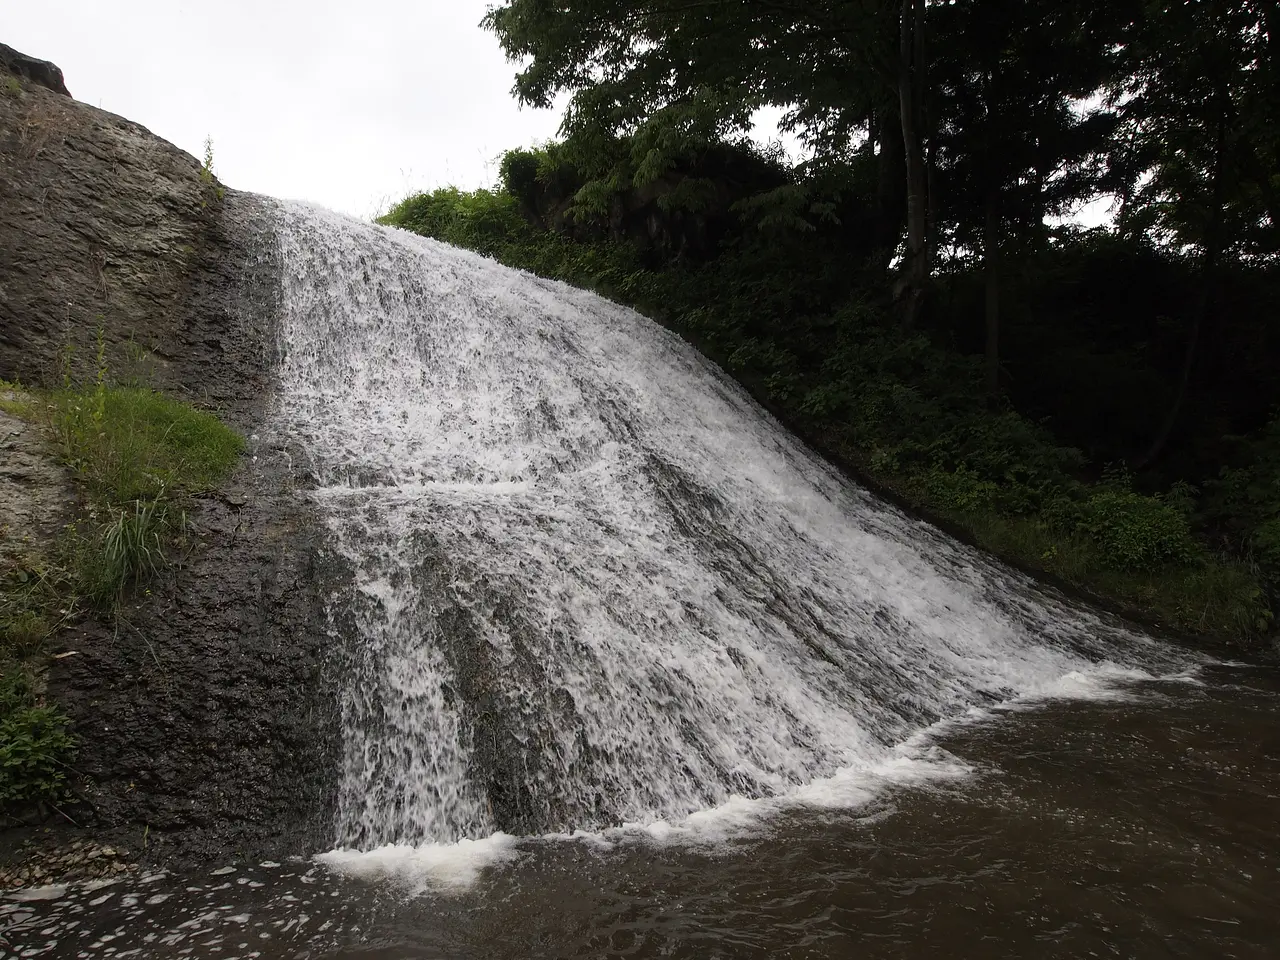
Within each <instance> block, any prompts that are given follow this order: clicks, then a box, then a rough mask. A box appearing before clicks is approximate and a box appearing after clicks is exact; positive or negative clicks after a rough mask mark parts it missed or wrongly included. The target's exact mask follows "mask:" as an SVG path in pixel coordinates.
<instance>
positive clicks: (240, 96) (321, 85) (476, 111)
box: [0, 0, 560, 217]
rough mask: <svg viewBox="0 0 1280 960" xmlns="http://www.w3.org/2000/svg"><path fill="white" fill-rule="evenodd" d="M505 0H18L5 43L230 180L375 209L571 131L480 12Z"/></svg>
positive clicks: (491, 171) (463, 181)
mask: <svg viewBox="0 0 1280 960" xmlns="http://www.w3.org/2000/svg"><path fill="white" fill-rule="evenodd" d="M491 2H492V0H361V2H354V3H353V2H351V0H342V2H333V0H307V2H303V0H206V2H203V3H191V2H187V0H128V2H125V0H41V2H37V3H25V4H19V3H16V2H14V3H7V2H6V3H5V7H6V10H5V14H4V17H3V19H0V42H3V43H7V44H9V45H10V46H11V47H14V48H16V49H18V50H20V51H22V52H23V53H26V54H29V55H31V56H34V57H39V58H41V59H43V60H52V61H53V62H54V63H56V64H58V66H60V67H61V68H62V71H63V73H64V75H65V76H66V80H67V87H68V88H69V89H70V90H71V93H72V94H73V95H74V96H75V97H76V99H78V100H82V101H84V102H85V103H91V104H93V105H94V106H100V107H102V108H103V109H105V110H110V111H111V112H112V113H118V114H120V115H121V116H124V117H127V118H128V119H130V120H134V121H137V122H138V123H141V124H142V125H144V126H146V127H148V128H149V129H151V130H152V131H153V132H154V133H157V134H159V135H160V136H162V137H164V138H165V139H166V140H169V141H172V142H173V143H175V144H177V145H178V146H179V147H181V148H182V149H184V150H186V151H187V152H189V153H191V154H194V155H196V156H200V155H201V154H202V152H203V144H204V139H205V137H206V136H211V137H213V142H214V160H215V163H214V166H215V169H216V171H217V173H218V176H219V177H220V178H221V179H222V180H223V182H224V183H226V184H228V185H229V186H232V187H236V188H239V189H243V190H254V191H257V192H259V193H266V194H271V195H273V196H278V197H289V198H298V199H304V200H311V201H314V202H317V203H321V204H324V205H325V206H328V207H332V208H333V209H335V210H341V211H343V212H346V213H351V214H355V215H357V216H362V217H363V216H369V215H371V214H372V213H374V212H376V211H378V210H379V209H381V208H384V207H385V206H387V205H388V204H389V203H390V202H391V201H394V200H398V199H399V198H401V197H403V196H404V195H405V194H406V193H409V192H411V191H413V190H419V189H424V188H430V187H435V186H439V185H441V184H447V183H453V184H457V185H458V186H461V187H467V188H472V187H477V186H483V185H488V184H490V183H492V182H493V180H494V179H495V177H496V175H497V168H496V164H495V163H494V162H493V161H494V158H495V157H496V156H497V155H498V154H500V153H501V152H502V151H503V150H506V149H508V148H510V147H518V146H523V145H527V144H529V143H532V142H534V141H538V140H545V139H547V138H549V137H552V136H554V135H555V132H556V128H557V127H558V125H559V122H560V118H559V115H558V113H555V112H552V111H546V110H532V109H528V108H525V109H520V108H519V107H518V106H517V105H516V102H515V100H514V98H512V96H511V92H510V91H511V85H512V82H513V80H514V76H515V66H514V65H512V64H509V63H507V62H506V59H505V58H504V57H503V55H502V51H501V50H500V49H499V47H498V42H497V39H496V38H495V37H494V36H493V35H492V34H490V33H487V32H485V31H483V30H481V29H480V28H479V26H478V24H479V22H480V18H481V17H483V16H484V13H485V10H486V8H487V7H488V6H489V5H490V3H491Z"/></svg>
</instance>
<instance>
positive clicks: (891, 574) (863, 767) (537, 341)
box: [263, 204, 1190, 886]
mask: <svg viewBox="0 0 1280 960" xmlns="http://www.w3.org/2000/svg"><path fill="white" fill-rule="evenodd" d="M280 234H281V257H282V263H283V271H282V273H283V278H284V280H283V282H284V288H283V290H282V295H281V304H282V310H281V318H280V329H281V344H280V346H281V355H282V360H281V368H280V377H281V385H280V386H281V389H280V391H279V410H278V412H277V414H276V418H275V423H274V424H273V426H272V429H271V430H269V431H263V435H264V436H266V437H267V438H268V441H267V442H272V443H275V444H276V445H277V446H280V447H285V448H287V449H288V450H289V451H290V452H291V453H292V454H296V455H297V456H296V461H295V462H296V463H297V464H298V469H299V470H300V471H302V472H304V474H305V476H304V477H303V480H304V481H305V482H303V483H302V484H300V486H301V487H302V488H304V489H306V490H308V491H309V495H310V496H312V497H313V499H314V500H315V501H316V502H317V504H318V506H319V509H320V512H321V514H322V515H323V516H324V517H325V518H326V522H327V524H328V529H329V533H330V538H331V539H330V543H331V546H332V548H333V549H334V550H335V552H336V553H337V554H339V555H340V556H341V557H343V558H344V560H345V561H346V562H347V563H348V564H349V566H350V569H351V571H352V575H351V582H349V583H344V584H339V585H338V587H337V593H336V595H335V599H334V601H333V612H334V620H335V624H337V623H341V624H342V625H343V627H342V628H343V629H349V630H350V631H351V632H352V633H354V634H355V635H356V640H355V642H354V643H353V644H352V646H353V647H354V648H355V649H354V650H353V652H352V654H351V657H350V663H349V664H348V685H347V687H346V689H345V691H344V700H343V733H344V757H343V772H342V784H341V792H340V797H339V803H338V808H339V809H338V834H339V835H338V838H337V839H338V842H339V843H340V844H342V846H343V847H344V848H347V849H346V850H345V851H340V852H335V854H332V855H329V856H330V857H331V858H334V859H333V862H334V863H335V864H336V863H342V864H345V865H348V866H350V867H351V868H352V869H354V870H356V871H357V872H358V871H360V870H364V869H368V870H369V871H371V872H373V873H381V874H384V875H385V874H396V873H399V874H404V875H412V876H424V877H431V876H435V875H436V874H438V875H440V876H442V877H449V876H453V877H457V878H463V879H460V880H459V881H458V882H457V883H454V884H453V885H455V886H458V885H463V886H465V884H466V883H467V882H471V880H472V879H474V877H475V876H476V875H477V872H478V870H479V869H482V867H483V865H484V864H485V863H487V862H497V861H491V860H488V859H486V858H488V857H489V856H490V855H491V854H493V853H494V852H495V851H506V852H510V850H511V847H510V845H509V844H507V845H504V844H505V841H503V842H497V841H494V838H495V837H501V836H504V835H502V834H498V833H496V832H495V831H497V830H498V829H499V828H504V827H507V828H509V827H510V823H511V822H512V820H513V814H512V811H510V810H503V809H501V807H502V804H501V803H499V802H498V801H497V800H496V799H494V798H492V797H491V796H490V795H489V788H488V784H489V783H490V782H491V781H492V777H490V776H489V774H491V773H495V772H496V773H498V774H500V775H501V777H502V778H503V782H504V783H506V784H507V785H508V786H509V787H510V788H511V789H509V790H507V791H505V792H504V796H505V797H508V798H516V799H517V800H518V801H519V802H520V803H522V804H523V806H522V807H521V810H520V813H519V816H520V821H519V822H520V823H521V824H522V829H528V830H530V831H531V832H534V831H544V830H546V831H550V830H565V831H567V835H569V836H575V835H579V834H578V833H576V832H575V831H583V832H582V833H581V834H580V835H581V836H587V835H591V836H595V837H597V838H600V837H604V838H606V839H605V840H603V841H600V840H592V841H590V842H608V841H607V837H608V836H609V835H610V834H609V830H610V829H614V830H621V831H623V834H628V832H629V833H630V834H637V835H638V834H645V835H647V836H649V837H650V838H651V839H655V840H659V841H664V842H665V841H667V840H671V839H672V838H681V839H683V838H689V837H703V838H707V837H716V836H729V835H732V834H734V833H735V831H740V830H745V829H749V825H750V824H752V823H758V822H759V820H760V818H761V817H765V816H767V815H768V813H769V811H772V810H778V809H781V808H782V807H784V806H786V805H787V804H792V805H795V804H804V803H808V804H810V805H814V806H823V805H826V806H831V807H840V806H857V805H858V804H860V803H865V801H866V799H867V798H868V797H870V796H873V795H875V793H876V791H877V790H880V789H883V786H884V785H885V784H887V783H891V782H910V781H912V779H913V778H923V779H928V778H929V777H934V776H946V775H951V774H953V773H954V772H955V771H954V769H953V768H952V766H950V764H951V763H952V761H950V760H947V759H946V758H939V757H936V756H928V755H926V754H924V753H921V752H919V751H920V750H921V749H923V748H921V747H920V744H921V743H922V742H923V740H922V739H921V738H922V737H924V739H927V736H925V734H926V733H927V732H928V731H929V730H931V729H932V730H936V729H939V728H938V727H936V726H931V725H936V723H937V722H938V721H939V720H942V721H954V722H972V721H973V720H975V719H981V718H983V717H985V716H987V715H988V713H987V711H990V710H991V709H993V706H992V705H994V704H998V703H1003V702H1007V703H1012V704H1013V708H1014V709H1018V708H1025V707H1029V706H1031V705H1034V704H1035V703H1039V702H1043V700H1045V699H1046V698H1054V697H1072V698H1076V699H1094V700H1097V699H1107V698H1110V699H1115V698H1118V697H1123V696H1125V695H1126V694H1125V692H1124V687H1125V684H1126V683H1127V682H1129V681H1133V680H1142V679H1149V678H1151V677H1155V676H1161V675H1164V674H1166V673H1168V672H1170V671H1171V670H1181V669H1182V668H1183V667H1184V666H1185V661H1186V660H1188V659H1190V658H1189V657H1187V656H1184V655H1182V654H1179V653H1177V652H1175V651H1170V650H1169V649H1167V648H1165V647H1164V646H1162V645H1159V644H1156V643H1154V642H1152V641H1150V640H1149V639H1147V638H1144V637H1141V636H1137V635H1135V634H1133V633H1132V632H1130V631H1128V630H1126V629H1124V628H1123V627H1120V626H1118V625H1116V624H1112V623H1109V622H1107V621H1104V620H1103V619H1102V618H1100V617H1099V616H1097V615H1095V614H1094V613H1091V612H1090V611H1087V610H1084V609H1080V608H1078V607H1076V606H1074V605H1072V604H1071V603H1068V602H1066V601H1064V600H1063V599H1062V598H1061V597H1060V596H1057V595H1051V594H1047V593H1045V592H1044V591H1042V590H1040V589H1039V588H1037V587H1036V586H1035V585H1034V584H1033V583H1031V582H1030V581H1029V580H1028V579H1027V578H1026V577H1023V576H1021V575H1020V574H1018V573H1016V572H1014V571H1011V570H1009V569H1007V568H1005V567H1003V566H1001V565H1000V564H998V563H995V562H993V561H992V560H991V559H990V558H989V557H987V556H985V555H982V554H981V553H979V552H977V551H975V550H971V549H969V548H967V547H965V546H963V545H960V544H958V543H956V542H955V541H953V540H951V539H950V538H948V537H946V536H944V535H943V534H941V533H940V532H939V531H937V530H936V529H934V528H932V527H929V526H928V525H927V524H924V523H921V522H919V521H917V520H915V519H913V518H910V517H908V516H905V515H904V514H902V513H901V512H900V511H898V510H896V509H894V508H892V507H891V506H888V505H886V504H884V503H882V502H880V501H879V500H877V499H876V498H875V497H873V496H872V495H871V494H869V493H868V492H867V491H865V490H862V489H861V488H859V487H857V486H856V485H855V484H852V483H850V482H848V481H847V480H846V479H845V478H844V477H842V476H841V475H840V474H838V473H837V472H836V471H834V470H833V469H832V468H831V467H830V466H829V465H828V464H826V463H824V462H823V461H822V460H821V459H820V458H818V457H817V456H816V455H814V454H813V452H812V451H810V450H808V449H807V448H805V447H804V446H803V444H801V443H800V442H799V441H797V440H796V438H795V437H793V436H792V435H790V434H789V433H788V432H787V431H785V430H784V429H782V428H781V426H780V425H779V424H778V423H777V422H776V421H774V420H773V419H772V418H771V417H770V416H769V415H768V414H767V413H765V412H764V411H763V410H762V409H761V408H760V407H759V406H758V405H757V404H756V403H755V402H754V401H752V400H751V399H750V398H749V397H748V396H746V394H745V393H744V392H743V391H742V390H741V389H740V388H739V387H738V386H737V385H736V384H734V383H732V382H731V381H730V380H729V379H728V378H727V377H725V376H724V374H723V373H722V372H720V371H719V370H717V369H716V368H715V367H714V366H713V365H711V364H710V363H708V362H707V361H705V359H703V358H702V357H701V356H699V355H698V354H697V353H696V352H695V351H694V350H693V349H692V348H691V347H689V345H688V344H686V343H684V342H683V341H681V340H680V339H679V338H677V337H675V336H674V335H672V334H670V333H669V332H667V331H664V330H662V329H661V328H659V327H657V326H656V325H655V324H653V323H652V322H650V321H649V320H647V319H645V318H643V317H640V316H639V315H637V314H636V313H634V312H632V311H630V310H626V309H624V308H622V307H619V306H618V305H616V304H612V303H609V302H608V301H605V300H602V299H601V298H599V297H595V296H592V295H590V294H587V293H584V292H582V291H578V290H573V289H571V288H568V287H565V286H563V285H559V284H554V283H549V282H546V281H542V280H539V279H537V278H533V277H530V276H528V275H526V274H522V273H519V272H517V271H512V270H507V269H505V268H503V267H500V266H499V265H497V264H495V263H493V262H492V261H488V260H485V259H483V258H481V257H477V256H475V255H473V254H469V253H465V252H463V251H459V250H455V249H451V248H449V247H446V246H444V245H442V244H439V243H435V242H433V241H429V240H426V239H424V238H421V237H414V236H411V235H408V234H404V233H400V232H396V231H389V230H385V229H381V228H378V227H375V226H371V225H368V224H360V223H356V222H354V221H351V220H348V219H345V218H342V217H339V216H336V215H333V214H330V213H327V212H325V211H320V210H316V209H314V208H309V207H305V206H301V205H294V204H289V205H285V206H284V207H282V209H281V223H280ZM344 636H345V635H344ZM477 741H479V742H477ZM903 745H907V746H908V747H909V748H910V750H916V751H917V752H916V753H910V752H907V753H903V752H902V748H903ZM491 801H492V802H491ZM495 807H498V808H499V809H498V810H497V811H496V812H495ZM618 824H623V826H617V825H618ZM477 837H486V838H488V839H487V840H477V839H475V838H477ZM455 841H457V843H455ZM491 841H492V842H491ZM477 843H479V844H482V845H485V844H488V845H489V846H481V847H472V846H467V844H477ZM354 850H365V851H371V852H369V853H363V854H360V853H354V852H351V851H354ZM474 864H480V866H479V867H475V869H472V867H471V866H468V865H474ZM465 878H470V879H465ZM432 882H433V883H434V882H435V881H432ZM445 885H446V886H447V885H449V884H448V883H446V884H445Z"/></svg>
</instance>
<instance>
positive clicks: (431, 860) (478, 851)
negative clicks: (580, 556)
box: [316, 833, 518, 893]
mask: <svg viewBox="0 0 1280 960" xmlns="http://www.w3.org/2000/svg"><path fill="white" fill-rule="evenodd" d="M517 855H518V854H517V850H516V838H515V837H513V836H511V835H510V834H506V833H495V834H493V835H492V836H488V837H485V838H484V839H482V840H468V839H463V840H459V841H457V842H456V843H426V844H421V845H419V846H411V845H406V844H387V845H386V846H383V847H378V848H377V849H376V850H368V851H360V850H346V849H338V850H332V851H330V852H328V853H322V854H320V855H318V856H317V857H316V859H317V860H318V861H320V862H321V863H323V864H324V865H325V866H326V867H329V868H330V869H332V870H335V871H337V872H339V873H342V874H345V875H346V876H350V877H358V878H360V879H364V880H371V879H388V880H393V881H395V882H397V883H400V884H403V885H404V886H406V887H408V888H409V890H410V891H411V892H414V893H423V892H426V891H429V890H435V891H445V892H456V891H459V890H464V889H466V888H467V887H469V886H471V885H472V884H473V883H475V882H476V880H477V879H478V878H479V877H480V874H481V872H482V871H483V870H484V869H485V868H486V867H490V866H493V865H494V864H499V863H507V862H509V861H511V860H513V859H515V858H516V856H517Z"/></svg>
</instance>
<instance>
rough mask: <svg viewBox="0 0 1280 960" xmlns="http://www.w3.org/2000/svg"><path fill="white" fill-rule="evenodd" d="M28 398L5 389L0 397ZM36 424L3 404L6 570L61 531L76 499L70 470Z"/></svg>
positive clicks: (1, 552) (0, 495)
mask: <svg viewBox="0 0 1280 960" xmlns="http://www.w3.org/2000/svg"><path fill="white" fill-rule="evenodd" d="M4 400H8V401H10V402H19V403H20V402H22V399H21V398H20V397H19V395H18V394H16V393H14V392H13V391H9V390H0V401H4ZM46 448H47V440H46V438H45V436H44V434H43V431H42V430H40V428H39V427H37V426H36V425H35V424H32V423H30V422H29V421H27V420H25V419H23V418H22V417H18V416H15V415H14V414H12V413H9V412H7V411H5V410H4V409H3V408H2V407H0V571H2V570H4V568H5V567H6V565H8V564H17V563H21V562H22V561H23V559H24V558H25V557H26V556H28V555H30V554H31V553H33V552H34V551H35V550H36V546H37V545H38V544H40V543H45V542H48V541H49V540H50V539H52V538H53V537H54V536H55V535H56V534H57V531H58V527H59V526H60V525H61V523H62V521H63V520H64V519H65V517H66V514H67V512H68V509H69V507H70V505H71V503H72V498H73V490H72V488H71V484H70V482H69V480H68V478H67V473H66V471H65V470H64V469H62V468H61V466H59V465H58V464H57V463H55V462H54V460H53V458H52V457H51V456H50V455H49V451H48V450H47V449H46Z"/></svg>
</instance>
